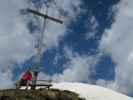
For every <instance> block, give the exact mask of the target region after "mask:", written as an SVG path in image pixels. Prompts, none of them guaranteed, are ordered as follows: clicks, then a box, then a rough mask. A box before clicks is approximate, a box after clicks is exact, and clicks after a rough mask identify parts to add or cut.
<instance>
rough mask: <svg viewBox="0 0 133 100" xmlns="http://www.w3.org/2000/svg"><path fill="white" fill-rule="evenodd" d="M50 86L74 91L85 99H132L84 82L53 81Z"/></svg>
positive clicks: (132, 99)
mask: <svg viewBox="0 0 133 100" xmlns="http://www.w3.org/2000/svg"><path fill="white" fill-rule="evenodd" d="M52 88H56V89H60V90H69V91H72V92H76V93H77V94H79V95H80V97H82V98H85V99H86V100H133V98H131V97H128V96H126V95H123V94H120V93H117V92H115V91H112V90H110V89H106V88H103V87H100V86H95V85H88V84H84V83H67V82H64V83H54V84H53V87H52Z"/></svg>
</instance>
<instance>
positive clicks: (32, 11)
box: [27, 9, 63, 24]
mask: <svg viewBox="0 0 133 100" xmlns="http://www.w3.org/2000/svg"><path fill="white" fill-rule="evenodd" d="M27 11H28V12H30V13H33V14H35V15H38V16H41V17H43V18H46V19H50V20H53V21H55V22H58V23H60V24H62V23H63V21H61V20H59V19H56V18H54V17H51V16H48V15H46V14H42V13H40V12H37V11H35V10H32V9H27Z"/></svg>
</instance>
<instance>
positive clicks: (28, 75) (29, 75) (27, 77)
mask: <svg viewBox="0 0 133 100" xmlns="http://www.w3.org/2000/svg"><path fill="white" fill-rule="evenodd" d="M22 80H25V81H31V80H32V73H31V72H30V71H26V72H25V73H24V74H23V75H22Z"/></svg>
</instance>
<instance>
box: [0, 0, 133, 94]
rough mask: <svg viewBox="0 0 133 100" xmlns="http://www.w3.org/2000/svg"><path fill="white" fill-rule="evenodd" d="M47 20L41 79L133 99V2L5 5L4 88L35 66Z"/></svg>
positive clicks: (8, 0) (0, 77) (19, 1)
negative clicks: (87, 86) (29, 10)
mask: <svg viewBox="0 0 133 100" xmlns="http://www.w3.org/2000/svg"><path fill="white" fill-rule="evenodd" d="M46 6H48V15H50V16H53V17H55V18H59V19H61V20H63V21H64V23H63V24H58V23H55V22H53V21H50V20H46V29H45V32H44V39H43V43H44V45H43V48H44V49H43V51H44V53H43V55H42V63H41V72H40V74H39V78H41V79H52V80H53V81H55V82H62V81H70V82H85V83H89V84H97V85H101V86H104V87H107V88H111V89H113V90H116V91H119V92H122V93H124V94H127V95H129V96H133V77H132V76H133V67H132V66H133V45H132V42H133V28H132V27H133V12H132V10H133V0H1V1H0V81H1V86H0V88H1V89H2V88H7V87H11V86H12V84H13V82H14V81H16V80H17V79H18V78H19V75H20V74H21V73H22V72H23V71H24V70H26V69H27V68H29V67H32V68H33V67H34V66H35V64H34V58H35V56H36V48H35V47H36V46H37V39H38V37H39V33H40V32H41V31H42V24H43V19H42V18H40V17H37V16H34V15H32V14H29V13H27V12H25V11H24V9H26V8H32V9H34V10H38V11H40V12H42V13H46Z"/></svg>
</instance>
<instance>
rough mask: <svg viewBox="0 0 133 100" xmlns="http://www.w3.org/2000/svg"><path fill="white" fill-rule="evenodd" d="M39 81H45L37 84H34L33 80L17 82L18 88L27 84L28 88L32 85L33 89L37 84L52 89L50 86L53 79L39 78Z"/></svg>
mask: <svg viewBox="0 0 133 100" xmlns="http://www.w3.org/2000/svg"><path fill="white" fill-rule="evenodd" d="M37 82H43V83H36V84H32V82H31V81H28V82H27V83H26V84H21V83H20V82H17V83H16V84H15V85H16V88H17V89H20V88H21V87H22V86H25V87H26V89H28V87H31V89H35V88H36V87H37V86H38V87H45V88H46V89H50V87H52V83H51V82H52V80H37Z"/></svg>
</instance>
